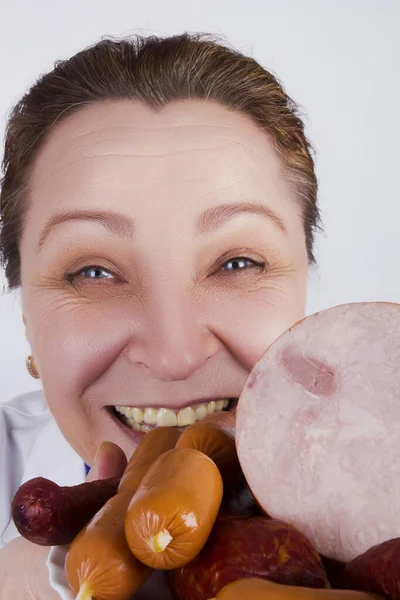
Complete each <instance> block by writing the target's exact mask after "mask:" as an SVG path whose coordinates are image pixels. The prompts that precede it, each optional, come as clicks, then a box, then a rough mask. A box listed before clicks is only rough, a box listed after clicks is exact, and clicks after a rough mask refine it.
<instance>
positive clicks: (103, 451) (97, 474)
mask: <svg viewBox="0 0 400 600" xmlns="http://www.w3.org/2000/svg"><path fill="white" fill-rule="evenodd" d="M126 465H127V460H126V456H125V454H124V452H123V450H122V449H121V448H120V447H119V446H117V444H114V443H113V442H102V443H101V444H100V446H99V449H98V451H97V454H96V457H95V459H94V462H93V465H92V468H91V469H90V471H89V473H88V475H87V477H86V481H95V480H97V479H108V478H110V477H122V474H123V472H124V471H125V469H126Z"/></svg>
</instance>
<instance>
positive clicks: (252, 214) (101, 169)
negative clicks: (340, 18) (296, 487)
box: [21, 100, 307, 464]
mask: <svg viewBox="0 0 400 600" xmlns="http://www.w3.org/2000/svg"><path fill="white" fill-rule="evenodd" d="M30 201H31V207H30V210H29V213H28V218H27V222H26V226H25V230H24V235H23V239H22V242H21V268H22V294H23V314H24V322H25V324H26V333H27V338H28V340H29V342H30V344H31V348H32V353H33V356H34V359H35V363H36V365H37V368H38V370H39V372H40V375H41V378H42V383H43V388H44V391H45V394H46V398H47V401H48V403H49V406H50V409H51V411H52V413H53V414H54V417H55V418H56V420H57V422H58V425H59V427H60V429H61V430H62V432H63V434H64V436H65V437H66V438H67V440H68V441H69V442H70V444H71V445H72V446H73V448H74V449H75V450H76V451H77V452H78V453H79V454H80V455H81V457H82V458H83V459H84V460H86V462H88V463H89V464H90V463H91V462H92V461H93V458H94V455H95V452H96V449H97V446H98V445H99V444H100V443H101V442H102V441H103V440H110V441H113V442H115V443H117V444H118V445H119V446H121V447H122V448H123V450H124V451H125V453H126V455H127V457H128V458H129V457H130V456H131V454H132V452H133V451H134V448H135V446H136V444H137V443H138V441H139V439H140V437H142V436H143V433H142V432H141V431H136V430H138V429H139V430H145V429H146V425H143V418H144V419H145V421H150V422H151V423H154V422H155V421H156V422H157V423H158V424H159V425H167V424H171V423H177V424H179V425H182V426H183V425H185V424H189V423H190V422H192V421H193V420H194V419H195V418H201V417H202V416H204V415H205V414H206V412H207V410H208V412H210V411H212V410H213V409H215V408H216V409H220V408H221V404H222V403H221V402H217V404H216V406H215V405H214V404H213V403H212V401H218V400H223V399H232V398H238V396H239V394H240V392H241V390H242V387H243V385H244V383H245V380H246V378H247V376H248V374H249V372H250V370H251V369H252V367H253V366H254V364H255V363H256V362H257V360H258V359H259V358H260V357H261V355H262V354H263V352H264V351H265V350H266V348H267V346H268V345H269V344H270V343H271V342H272V341H273V340H274V339H275V338H276V337H277V336H279V335H280V334H281V333H282V332H283V331H284V330H286V329H287V328H288V327H290V325H291V324H293V323H294V322H295V321H296V320H298V319H300V318H302V317H303V316H304V310H305V292H306V275H307V253H306V246H305V238H304V231H303V224H302V219H301V207H300V205H299V203H298V201H297V200H296V199H295V197H294V194H293V191H292V190H291V189H290V188H289V185H288V184H287V183H286V181H285V177H284V174H283V171H282V168H281V163H280V161H279V159H278V157H277V154H276V153H275V150H274V148H273V144H272V143H271V141H270V140H269V138H268V137H267V135H266V134H265V133H263V132H262V131H261V130H259V129H258V128H257V127H256V126H255V125H254V124H253V123H252V121H251V120H250V119H249V118H247V117H246V116H244V115H242V114H237V113H233V112H230V111H229V110H227V109H226V108H224V107H222V106H220V105H218V104H215V103H206V102H205V101H186V102H179V103H178V102H177V103H173V104H170V105H168V106H167V107H165V108H164V109H163V110H161V111H160V112H158V113H155V112H153V111H152V110H151V109H149V108H147V107H146V106H144V105H142V104H140V103H138V102H134V101H129V100H121V101H116V102H104V103H98V104H95V105H92V106H87V107H84V108H83V109H81V110H80V111H79V112H77V113H75V114H73V115H71V116H69V117H68V118H66V119H65V121H63V122H60V123H59V124H57V125H56V126H55V128H54V130H53V132H52V133H51V135H50V136H49V138H48V139H47V142H46V143H45V144H44V146H43V147H42V149H41V151H40V153H39V156H38V159H37V162H36V164H35V168H34V172H33V175H32V180H31V193H30ZM210 402H211V404H209V403H210ZM224 404H226V402H225V403H224ZM115 407H117V408H119V409H121V410H120V411H115ZM121 407H122V408H121ZM127 407H130V408H128V410H125V409H126V408H127ZM133 409H136V410H133ZM159 409H164V410H159ZM183 409H185V410H183ZM121 411H122V412H121ZM180 411H182V412H180ZM122 413H126V417H123V416H122ZM116 415H119V417H117V416H116ZM120 418H121V419H122V420H124V419H125V418H129V423H130V425H126V424H123V422H122V420H120ZM140 421H142V424H140V423H139V422H140Z"/></svg>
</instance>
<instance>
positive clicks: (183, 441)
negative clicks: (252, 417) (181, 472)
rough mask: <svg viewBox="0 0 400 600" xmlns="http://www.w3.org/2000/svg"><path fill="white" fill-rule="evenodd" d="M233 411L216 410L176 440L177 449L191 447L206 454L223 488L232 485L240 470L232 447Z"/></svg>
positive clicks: (234, 445) (233, 432)
mask: <svg viewBox="0 0 400 600" xmlns="http://www.w3.org/2000/svg"><path fill="white" fill-rule="evenodd" d="M235 420H236V415H235V413H234V412H227V411H219V412H216V413H213V414H212V415H209V416H208V417H205V418H204V419H202V420H201V421H197V422H196V423H193V425H190V427H188V428H187V429H186V430H185V431H184V432H183V433H182V434H181V435H180V437H179V439H178V441H177V443H176V448H193V449H194V450H199V451H200V452H204V454H207V456H209V457H210V458H211V459H212V460H213V461H214V462H215V464H216V465H217V467H218V469H219V471H220V473H221V475H222V481H223V483H224V486H229V485H231V484H232V483H234V482H235V481H236V480H237V479H238V477H239V475H240V473H241V471H242V470H241V467H240V463H239V460H238V457H237V452H236V444H235Z"/></svg>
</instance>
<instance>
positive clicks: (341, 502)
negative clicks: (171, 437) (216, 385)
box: [236, 302, 400, 562]
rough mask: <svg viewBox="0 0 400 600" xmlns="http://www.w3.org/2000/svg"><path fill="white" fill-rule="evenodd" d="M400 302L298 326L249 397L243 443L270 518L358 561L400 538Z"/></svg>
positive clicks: (241, 416)
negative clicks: (358, 557)
mask: <svg viewBox="0 0 400 600" xmlns="http://www.w3.org/2000/svg"><path fill="white" fill-rule="evenodd" d="M399 389H400V305H399V304H390V303H386V302H376V303H375V302H366V303H355V304H347V305H342V306H336V307H334V308H331V309H328V310H325V311H322V312H320V313H316V314H314V315H311V316H309V317H307V318H306V319H304V320H303V321H301V322H299V323H298V324H296V325H294V326H293V327H291V328H290V329H289V330H288V331H286V332H285V333H284V334H283V335H282V336H281V337H279V338H278V339H277V340H276V341H275V342H274V343H273V344H272V345H271V346H270V347H269V349H268V350H267V351H266V352H265V354H264V355H263V356H262V357H261V359H260V360H259V362H258V363H257V364H256V365H255V366H254V368H253V370H252V372H251V373H250V375H249V377H248V379H247V382H246V384H245V386H244V389H243V392H242V394H241V396H240V398H239V402H238V407H237V415H236V444H237V450H238V456H239V461H240V463H241V466H242V469H243V472H244V474H245V477H246V479H247V481H248V483H249V485H250V488H251V489H252V491H253V493H254V495H255V496H256V498H257V500H258V501H259V503H260V504H261V505H262V507H263V509H264V510H265V511H266V512H267V513H268V514H269V515H270V516H271V517H274V518H279V519H283V520H285V521H288V522H290V523H293V524H294V525H296V526H297V527H298V528H299V529H300V530H301V531H303V532H304V533H305V535H306V536H307V537H308V538H309V539H310V540H311V542H312V543H313V544H314V546H315V547H316V549H317V550H318V552H319V553H320V554H323V555H324V556H326V557H328V558H331V559H335V560H337V561H340V562H348V561H350V560H352V559H353V558H355V557H356V556H358V555H359V554H362V553H363V552H365V551H366V550H368V548H370V547H372V546H374V545H376V544H378V543H381V542H383V541H386V540H388V539H391V538H395V537H399V536H400V520H399V518H398V515H399V514H400V437H399V419H398V415H399Z"/></svg>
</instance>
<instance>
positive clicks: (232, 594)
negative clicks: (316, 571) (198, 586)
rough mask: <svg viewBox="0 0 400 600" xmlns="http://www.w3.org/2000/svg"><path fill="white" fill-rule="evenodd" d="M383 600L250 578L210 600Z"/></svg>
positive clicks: (354, 593)
mask: <svg viewBox="0 0 400 600" xmlns="http://www.w3.org/2000/svg"><path fill="white" fill-rule="evenodd" d="M247 598H249V599H250V598H251V600H373V599H374V600H381V599H380V597H379V596H376V595H375V594H365V593H364V592H353V591H349V590H324V589H319V590H318V589H315V588H306V587H298V586H292V585H290V586H289V585H282V584H280V583H274V582H272V581H268V579H260V578H256V577H250V578H248V579H239V580H238V581H234V582H233V583H230V584H229V585H227V586H225V587H224V588H223V589H222V590H221V591H220V592H219V594H217V596H216V598H213V599H209V600H247Z"/></svg>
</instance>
